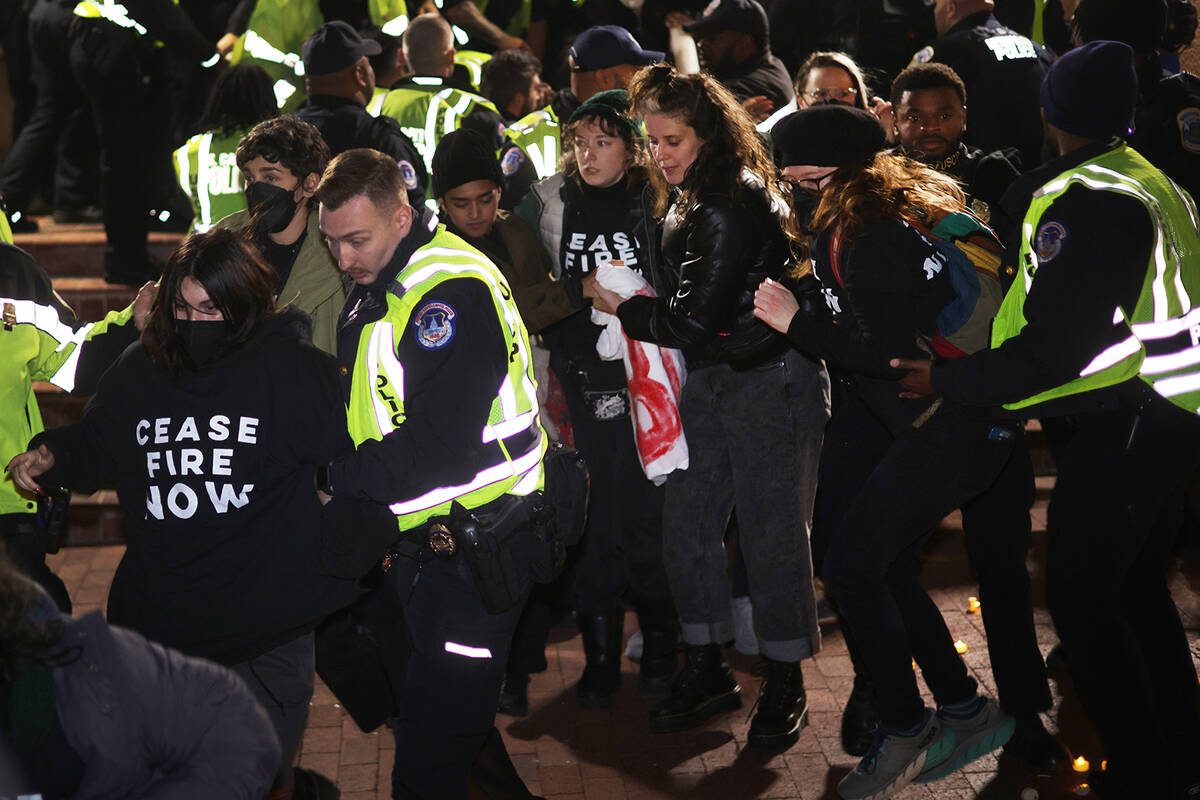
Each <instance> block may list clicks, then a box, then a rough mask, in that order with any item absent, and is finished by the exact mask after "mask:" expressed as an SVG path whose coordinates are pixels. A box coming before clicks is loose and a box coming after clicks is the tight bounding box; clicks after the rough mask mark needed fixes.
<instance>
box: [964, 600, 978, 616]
mask: <svg viewBox="0 0 1200 800" xmlns="http://www.w3.org/2000/svg"><path fill="white" fill-rule="evenodd" d="M967 613H968V614H978V613H979V598H978V597H968V598H967Z"/></svg>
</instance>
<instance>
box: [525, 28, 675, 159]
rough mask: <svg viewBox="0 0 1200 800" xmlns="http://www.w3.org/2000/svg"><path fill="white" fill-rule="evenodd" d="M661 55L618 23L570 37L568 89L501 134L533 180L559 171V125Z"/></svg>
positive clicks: (626, 82)
mask: <svg viewBox="0 0 1200 800" xmlns="http://www.w3.org/2000/svg"><path fill="white" fill-rule="evenodd" d="M664 58H666V55H665V54H664V53H662V52H660V51H658V50H645V49H643V48H642V46H641V45H640V44H638V41H637V39H635V38H633V35H632V34H631V33H630V32H629V31H627V30H625V29H624V28H622V27H621V26H619V25H597V26H596V27H593V28H588V29H587V30H586V31H584V32H583V33H581V34H579V36H577V37H576V38H575V41H574V43H573V44H572V45H571V50H570V52H569V53H568V54H567V66H568V68H569V69H570V71H571V87H570V88H569V89H564V90H563V91H561V92H559V93H558V94H557V95H556V96H555V98H554V100H553V101H552V102H551V103H550V105H548V106H546V107H545V108H542V109H539V110H537V111H534V112H533V113H532V114H529V115H527V116H525V117H522V118H521V119H519V120H517V121H516V122H515V123H513V124H512V125H510V126H509V128H508V132H507V133H506V136H507V137H508V139H509V141H511V142H513V143H514V144H516V145H518V146H519V147H520V148H521V151H522V153H523V154H524V155H527V156H528V157H529V160H530V162H531V163H532V164H533V167H534V169H535V170H536V172H537V176H538V179H539V180H540V179H542V178H548V177H550V176H551V175H553V174H554V173H556V172H558V158H559V156H560V155H561V154H562V147H561V139H560V135H559V125H560V124H561V123H562V122H565V121H566V120H567V119H568V118H569V117H570V116H571V115H572V114H573V113H575V109H577V108H579V106H580V105H582V104H583V103H586V102H587V101H588V100H590V99H591V98H592V96H593V95H595V94H597V93H599V92H603V91H607V90H609V89H626V88H628V87H629V81H630V80H632V79H633V75H634V73H635V72H637V71H638V70H639V69H641V68H642V67H644V66H646V65H647V64H654V63H656V62H659V61H662V60H663V59H664ZM511 158H516V156H512V157H511Z"/></svg>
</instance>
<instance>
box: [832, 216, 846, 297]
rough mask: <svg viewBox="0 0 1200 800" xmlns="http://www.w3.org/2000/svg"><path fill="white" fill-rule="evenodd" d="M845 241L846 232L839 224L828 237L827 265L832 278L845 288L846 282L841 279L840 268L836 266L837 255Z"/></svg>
mask: <svg viewBox="0 0 1200 800" xmlns="http://www.w3.org/2000/svg"><path fill="white" fill-rule="evenodd" d="M845 243H846V232H845V231H844V230H842V226H841V225H839V226H837V227H836V228H834V229H833V234H832V235H831V236H830V237H829V267H830V269H832V270H833V279H834V280H835V281H837V285H838V286H840V287H842V288H843V289H845V288H846V282H845V281H843V280H842V270H841V267H840V266H838V257H839V256H840V255H841V252H842V245H843V244H845Z"/></svg>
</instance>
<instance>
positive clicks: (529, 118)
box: [504, 106, 562, 180]
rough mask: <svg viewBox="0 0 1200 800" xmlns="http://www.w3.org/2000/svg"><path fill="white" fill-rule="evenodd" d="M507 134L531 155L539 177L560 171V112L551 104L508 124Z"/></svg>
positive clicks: (530, 157)
mask: <svg viewBox="0 0 1200 800" xmlns="http://www.w3.org/2000/svg"><path fill="white" fill-rule="evenodd" d="M504 135H505V137H506V138H507V139H508V140H509V141H510V142H512V143H514V144H516V145H517V146H519V147H520V148H521V149H522V150H524V151H525V154H526V155H527V156H529V160H530V161H532V162H533V168H534V169H535V170H536V171H537V175H538V179H539V180H541V179H543V178H549V177H550V176H551V175H553V174H554V173H556V172H558V159H559V156H560V155H561V154H562V147H561V143H560V142H561V139H560V127H559V121H558V114H557V113H555V111H554V109H553V108H552V107H551V106H546V107H545V108H541V109H538V110H537V111H534V112H533V113H531V114H526V115H525V116H523V117H521V118H520V119H519V120H517V121H516V122H514V123H513V124H512V125H509V126H508V129H507V130H506V131H505V132H504Z"/></svg>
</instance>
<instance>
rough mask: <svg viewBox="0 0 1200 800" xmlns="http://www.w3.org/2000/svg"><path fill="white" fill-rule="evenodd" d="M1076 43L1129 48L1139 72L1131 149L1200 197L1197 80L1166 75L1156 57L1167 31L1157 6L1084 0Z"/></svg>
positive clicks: (1163, 14) (1155, 3)
mask: <svg viewBox="0 0 1200 800" xmlns="http://www.w3.org/2000/svg"><path fill="white" fill-rule="evenodd" d="M1074 20H1075V32H1076V34H1077V36H1078V39H1079V41H1080V42H1090V41H1093V40H1096V39H1111V40H1115V41H1119V42H1124V43H1125V44H1127V45H1129V46H1130V47H1132V48H1133V52H1134V64H1135V65H1136V67H1137V71H1138V103H1137V111H1136V113H1135V115H1134V125H1133V131H1132V133H1130V134H1129V140H1128V141H1129V146H1130V147H1132V148H1133V149H1135V150H1137V151H1138V152H1139V153H1141V154H1142V155H1144V156H1145V157H1146V160H1147V161H1149V162H1150V163H1151V164H1153V165H1154V166H1156V167H1158V168H1159V169H1161V170H1162V171H1163V172H1165V173H1167V176H1168V177H1169V178H1170V179H1171V180H1173V181H1175V182H1176V183H1178V184H1179V185H1180V186H1182V187H1183V188H1184V189H1185V190H1186V191H1187V192H1188V193H1189V194H1190V195H1191V196H1192V197H1193V198H1195V197H1197V196H1198V193H1200V78H1197V77H1196V76H1195V75H1192V74H1191V73H1189V72H1171V73H1168V72H1167V71H1165V70H1164V69H1163V68H1162V66H1161V61H1160V60H1159V57H1158V52H1157V50H1158V47H1159V43H1160V42H1161V41H1162V38H1163V31H1164V29H1165V28H1166V7H1165V6H1164V5H1163V3H1162V2H1161V0H1153V2H1147V3H1145V4H1144V5H1135V6H1129V5H1128V4H1126V3H1120V2H1112V0H1084V1H1083V2H1081V3H1080V4H1079V7H1078V8H1076V9H1075V17H1074Z"/></svg>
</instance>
